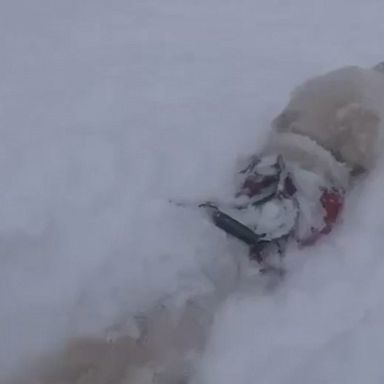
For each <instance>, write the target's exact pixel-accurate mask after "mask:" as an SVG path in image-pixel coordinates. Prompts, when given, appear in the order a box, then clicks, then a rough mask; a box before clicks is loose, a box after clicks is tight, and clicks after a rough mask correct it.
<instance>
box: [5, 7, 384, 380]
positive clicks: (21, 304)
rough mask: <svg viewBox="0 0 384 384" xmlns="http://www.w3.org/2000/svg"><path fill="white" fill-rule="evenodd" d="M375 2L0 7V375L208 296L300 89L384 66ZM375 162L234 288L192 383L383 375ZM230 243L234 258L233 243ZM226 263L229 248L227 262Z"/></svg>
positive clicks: (381, 215) (380, 209) (379, 174)
mask: <svg viewBox="0 0 384 384" xmlns="http://www.w3.org/2000/svg"><path fill="white" fill-rule="evenodd" d="M383 11H384V4H383V3H382V2H381V1H374V0H366V1H364V2H362V1H357V0H325V1H322V2H320V1H316V2H315V1H312V2H311V1H305V0H295V1H289V2H288V1H280V0H273V1H272V0H260V1H257V2H256V1H253V0H252V1H251V0H236V1H235V0H204V1H201V0H196V1H193V2H192V1H189V2H188V1H185V0H184V1H176V0H163V1H162V2H161V3H160V2H156V1H154V0H131V1H129V2H128V1H123V0H110V1H108V2H105V1H101V0H84V1H81V2H79V1H75V0H67V1H65V2H63V1H59V0H35V1H33V2H30V1H28V0H19V1H17V2H15V1H11V0H3V1H2V2H0V36H1V39H0V52H1V61H0V80H1V82H0V84H1V87H0V158H1V162H0V180H1V184H0V185H1V187H0V202H1V204H0V218H1V220H0V240H1V241H0V257H1V269H0V338H1V340H2V342H1V345H0V372H1V376H2V378H1V380H2V381H5V380H6V379H8V378H9V377H10V376H11V375H13V374H14V372H15V371H20V369H21V367H25V366H26V365H27V364H29V363H30V362H31V361H32V360H33V359H34V358H36V357H37V356H39V355H40V354H43V353H46V352H49V351H51V350H54V349H55V348H56V347H57V346H59V345H61V343H62V342H63V341H64V340H65V339H66V338H67V337H68V336H70V335H74V334H100V333H102V334H108V333H110V332H112V331H113V329H112V330H111V327H113V324H115V323H116V319H120V318H124V319H125V321H126V323H127V324H126V327H127V330H128V331H129V332H132V333H135V332H136V330H135V321H134V317H135V315H136V314H137V313H139V312H141V311H144V310H145V309H146V308H149V307H151V305H153V304H154V303H157V302H158V301H161V300H171V301H175V302H177V301H183V300H185V299H186V298H188V297H191V296H194V295H196V294H198V293H199V292H201V291H204V290H209V289H210V287H211V286H212V279H213V280H214V279H215V277H214V276H215V274H217V273H220V271H221V270H226V268H227V267H228V265H231V263H233V258H234V257H237V256H238V255H237V254H236V252H234V246H233V244H231V243H230V242H229V241H227V240H224V239H225V238H224V237H223V235H222V233H220V232H219V231H218V230H216V229H215V228H212V226H211V225H210V224H209V223H208V222H207V221H206V220H204V218H203V217H202V216H201V215H200V214H199V213H198V212H194V211H192V210H191V211H189V210H186V209H180V208H177V207H172V206H171V205H170V204H168V199H169V198H177V199H192V200H198V199H200V198H201V199H202V198H204V199H205V198H211V197H214V196H218V197H220V198H225V197H227V196H230V195H231V192H232V188H233V186H232V172H233V170H234V168H235V163H236V161H237V159H238V158H239V157H240V156H242V155H244V154H248V153H251V152H253V151H257V149H258V148H260V146H261V144H262V141H263V139H264V137H265V134H266V132H267V130H268V124H269V122H270V120H271V118H272V117H273V116H274V115H275V114H276V113H277V112H278V111H279V110H280V109H281V108H282V106H283V105H284V103H285V102H286V101H287V99H288V95H289V92H290V91H291V90H292V88H293V87H294V86H295V85H297V84H298V83H300V82H301V81H302V80H304V79H306V78H308V77H310V76H312V75H315V74H318V73H322V72H325V71H327V70H330V69H334V68H336V67H338V66H341V65H347V64H351V63H352V64H359V65H369V66H371V65H373V64H376V63H377V62H379V61H381V60H382V59H383V57H382V49H381V47H382V36H383V32H384V25H383V23H382V14H383ZM383 172H384V164H382V166H380V164H379V166H378V167H377V169H375V171H374V172H373V173H372V175H370V176H369V177H368V178H367V179H366V180H363V182H362V183H361V184H360V185H358V186H356V188H355V189H354V191H353V193H352V194H351V196H350V198H349V199H348V206H347V209H346V213H345V216H344V220H343V223H342V224H341V225H340V226H339V228H338V229H337V230H336V232H335V233H333V234H332V235H331V236H330V237H329V238H327V239H326V240H324V241H323V242H322V243H321V244H319V245H318V246H316V248H312V249H308V250H292V251H291V252H290V254H289V255H288V258H287V268H288V271H289V274H288V277H287V280H286V281H285V282H284V283H283V284H282V285H281V286H280V287H279V288H278V289H276V290H275V291H273V292H270V293H268V294H265V292H260V291H258V290H257V287H255V288H253V286H252V284H247V285H246V288H244V289H241V290H239V291H237V292H234V293H233V294H232V295H231V297H229V298H228V300H227V302H226V304H225V305H224V307H223V309H222V310H221V311H220V312H218V313H217V315H216V318H215V324H214V327H213V329H212V335H211V337H210V338H209V340H208V345H207V349H206V351H205V353H204V355H203V356H202V358H201V362H200V365H199V369H198V373H197V377H196V380H197V381H198V382H199V383H207V384H215V383H220V384H225V383H238V384H242V383H249V382H255V381H257V382H258V383H266V384H267V383H268V384H289V383H295V384H300V383H308V382H310V383H339V384H341V383H349V384H351V383H362V382H366V383H372V384H373V383H382V382H383V380H384V370H383V368H382V361H381V360H382V354H383V352H384V336H383V332H382V324H383V321H384V311H383V310H382V308H383V305H382V304H383V295H382V291H383V288H384V287H383V285H384V283H383V281H384V280H383V277H384V276H383V275H384V263H383V261H382V249H383V246H384V240H383V236H382V228H383V221H384V206H383V204H382V189H383V181H382V180H383V177H384V175H383ZM235 249H236V251H237V252H238V253H241V252H244V253H245V251H244V250H243V249H242V248H235ZM240 256H241V255H240Z"/></svg>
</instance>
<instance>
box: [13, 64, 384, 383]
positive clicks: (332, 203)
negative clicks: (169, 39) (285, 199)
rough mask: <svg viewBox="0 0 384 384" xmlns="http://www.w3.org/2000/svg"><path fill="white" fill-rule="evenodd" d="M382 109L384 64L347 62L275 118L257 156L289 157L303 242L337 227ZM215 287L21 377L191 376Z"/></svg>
mask: <svg viewBox="0 0 384 384" xmlns="http://www.w3.org/2000/svg"><path fill="white" fill-rule="evenodd" d="M383 113H384V64H379V65H377V66H375V67H374V68H360V67H356V66H348V67H343V68H340V69H337V70H334V71H331V72H328V73H326V74H323V75H320V76H317V77H315V78H312V79H309V80H308V81H306V82H304V83H303V84H302V85H301V86H299V87H298V88H297V89H295V90H294V92H293V93H292V95H291V97H290V100H289V102H288V104H287V106H286V107H285V108H284V109H283V111H282V112H281V113H280V114H279V115H278V116H277V117H276V118H274V119H273V121H272V129H271V134H270V135H269V137H268V140H267V142H266V145H265V147H264V149H263V150H262V151H261V153H260V154H258V155H259V156H260V157H261V158H263V157H268V156H274V155H279V156H282V157H283V158H284V161H285V162H286V163H287V165H288V168H289V172H290V173H291V174H292V175H293V176H292V177H293V182H294V184H295V195H298V197H296V198H297V201H298V205H299V210H300V215H301V216H300V220H298V221H299V224H298V228H299V229H298V230H297V232H298V233H299V234H298V236H297V237H298V238H299V239H300V240H301V241H303V242H305V241H307V240H308V238H311V236H312V237H313V235H314V228H315V229H317V230H315V237H317V235H318V234H319V233H322V234H323V233H328V232H329V231H330V225H333V224H334V223H335V222H336V218H337V216H338V214H339V213H340V212H339V211H340V207H341V203H340V201H341V200H342V199H344V196H345V193H346V192H347V191H348V188H349V184H350V182H351V179H353V178H354V177H356V176H357V175H359V174H361V173H364V172H367V171H369V170H370V169H371V168H372V167H373V166H374V164H375V162H376V160H377V157H378V156H379V152H380V146H381V143H382V132H383V121H384V120H383ZM248 176H249V175H248ZM251 176H252V177H254V175H251ZM243 185H244V184H243ZM324 191H327V194H325V192H324ZM329 191H331V192H329ZM335 191H336V192H335ZM308 202H309V203H308ZM327 204H328V205H327ZM308 207H309V208H308ZM329 207H330V208H329ZM335 207H337V209H336V208H335ZM336 211H337V212H336ZM303 239H304V240H303ZM305 239H307V240H305ZM216 289H217V292H216V293H214V294H212V295H208V296H205V297H199V298H196V299H195V300H192V301H190V302H189V303H188V304H187V305H186V306H185V307H184V309H183V310H181V312H180V313H179V314H178V316H177V317H176V318H175V316H173V315H172V314H171V313H170V311H169V310H168V309H167V307H165V306H161V305H160V306H159V307H157V308H155V309H154V310H152V311H150V312H148V313H146V314H145V316H144V320H143V326H142V329H141V334H140V336H139V337H138V338H137V339H136V338H133V337H130V336H124V335H123V336H119V337H117V338H116V339H112V340H109V339H106V338H103V337H99V338H97V337H78V338H74V339H72V340H69V341H68V343H67V344H66V345H65V346H63V348H62V350H60V351H57V353H56V354H53V355H52V356H50V357H49V358H45V359H44V363H43V364H41V365H40V367H39V369H37V370H34V372H33V373H32V372H30V373H29V374H27V375H26V376H25V377H24V378H20V379H19V380H18V381H17V384H26V383H28V384H128V383H130V384H131V383H134V384H150V383H162V384H182V383H187V382H188V379H189V377H190V374H191V372H190V370H191V367H192V366H193V364H192V365H191V360H193V358H194V356H195V354H198V353H199V352H201V351H202V349H203V348H204V344H205V341H206V339H207V337H208V332H209V326H210V324H211V322H212V318H213V314H214V309H215V308H217V307H218V306H219V305H220V303H221V302H223V300H225V294H223V292H225V291H226V290H223V289H222V288H218V286H217V287H216ZM36 372H38V373H36ZM14 383H16V382H14ZM14 383H12V384H14Z"/></svg>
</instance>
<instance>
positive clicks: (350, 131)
mask: <svg viewBox="0 0 384 384" xmlns="http://www.w3.org/2000/svg"><path fill="white" fill-rule="evenodd" d="M382 111H384V75H383V74H382V73H381V72H380V71H379V70H373V69H363V68H359V67H344V68H341V69H338V70H335V71H332V72H329V73H327V74H325V75H322V76H318V77H315V78H313V79H310V80H308V81H307V82H305V83H304V84H303V85H301V86H300V87H298V88H297V89H296V90H295V91H294V92H293V94H292V96H291V100H290V101H289V103H288V105H287V106H286V108H285V109H284V110H283V112H282V113H281V114H280V115H279V116H278V117H277V118H276V119H275V120H274V122H273V125H274V128H275V132H276V133H277V134H279V133H289V132H292V133H296V134H301V135H305V136H308V137H309V138H311V139H312V140H314V141H315V142H317V143H318V144H319V145H321V146H322V147H324V148H325V149H327V150H329V151H330V152H331V153H332V154H333V155H334V156H335V158H336V159H337V160H339V161H341V162H343V163H346V164H347V165H348V166H350V167H351V168H352V169H353V170H363V169H367V168H370V167H371V166H372V163H373V162H374V159H375V157H376V155H377V146H376V144H377V143H378V142H379V138H380V137H381V135H380V133H381V131H382V129H381V128H383V123H382V122H383V118H382V113H383V112H382Z"/></svg>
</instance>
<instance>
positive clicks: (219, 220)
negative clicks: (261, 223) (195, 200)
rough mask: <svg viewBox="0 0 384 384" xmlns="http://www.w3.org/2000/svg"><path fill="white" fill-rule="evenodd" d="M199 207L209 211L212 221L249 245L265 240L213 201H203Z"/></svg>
mask: <svg viewBox="0 0 384 384" xmlns="http://www.w3.org/2000/svg"><path fill="white" fill-rule="evenodd" d="M199 208H205V209H206V211H207V212H208V213H209V215H210V217H211V219H212V221H213V222H214V224H215V225H216V227H218V228H220V229H222V230H223V231H225V232H226V233H228V234H229V235H232V236H233V237H236V238H237V239H239V240H241V241H243V242H244V243H246V244H247V245H249V246H252V247H254V246H256V245H258V244H259V243H261V242H263V239H262V236H261V235H258V234H256V233H255V232H254V231H252V229H250V228H248V227H247V226H246V225H244V224H242V223H240V222H239V221H237V220H235V219H234V218H233V217H231V216H229V215H227V214H226V213H224V212H222V211H221V210H220V209H219V208H218V207H216V206H215V205H214V204H212V203H203V204H200V205H199Z"/></svg>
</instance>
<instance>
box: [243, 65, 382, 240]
mask: <svg viewBox="0 0 384 384" xmlns="http://www.w3.org/2000/svg"><path fill="white" fill-rule="evenodd" d="M383 115H384V72H383V64H379V65H377V66H376V67H374V68H372V69H366V68H360V67H356V66H348V67H343V68H341V69H337V70H334V71H332V72H329V73H326V74H324V75H321V76H318V77H315V78H312V79H310V80H308V81H306V82H304V83H303V84H302V85H301V86H299V87H298V88H297V89H295V91H294V92H293V93H292V95H291V98H290V100H289V102H288V104H287V106H286V107H285V108H284V109H283V111H282V112H281V113H280V114H279V115H278V116H277V117H276V118H275V119H274V120H273V123H272V131H271V134H270V136H269V138H268V141H267V143H266V145H265V148H264V150H263V151H262V153H261V154H258V159H259V162H258V163H257V162H256V163H255V166H252V167H251V168H250V169H248V170H247V172H246V175H245V180H243V181H242V183H243V184H242V185H241V186H240V190H241V193H240V194H242V195H245V196H246V197H248V198H249V200H250V202H251V203H252V199H256V201H257V199H258V195H265V193H264V192H263V190H265V189H268V188H270V184H271V183H272V184H273V178H271V175H273V172H275V173H276V172H277V173H278V171H276V169H277V168H276V167H275V168H274V169H275V171H273V167H270V166H269V167H268V163H269V164H272V165H273V164H274V162H275V161H276V160H274V159H276V157H280V159H281V161H282V162H283V163H284V166H285V168H286V170H287V173H288V181H289V183H288V186H289V187H290V190H286V189H287V188H286V187H284V180H283V187H282V188H281V190H280V192H279V193H280V198H271V199H270V200H269V201H267V203H264V204H262V205H257V206H255V207H253V208H252V204H250V205H249V207H250V208H249V209H247V210H245V213H244V212H242V214H241V217H240V216H238V217H240V218H243V221H245V222H246V224H248V226H251V227H252V228H253V229H254V230H255V231H256V232H260V233H264V234H267V235H268V236H269V237H270V238H272V239H273V238H275V237H278V236H280V234H281V233H282V231H283V232H284V233H285V234H287V235H290V236H291V237H294V238H295V239H296V240H297V241H298V242H299V243H302V244H306V243H313V242H314V240H316V239H317V238H318V237H320V236H321V235H322V234H325V233H328V232H330V231H331V229H332V227H333V226H334V224H335V222H336V220H337V218H338V216H339V214H340V212H341V211H342V208H343V200H344V197H345V195H346V193H347V192H348V190H349V188H350V183H351V180H352V179H353V177H354V176H356V175H358V174H360V173H362V172H365V171H367V170H369V169H371V168H372V167H373V165H374V164H375V161H376V159H377V157H378V155H379V153H380V151H379V150H380V149H381V146H382V143H383V132H384V130H383V128H384V123H383V122H384V119H383V117H384V116H383ZM268 168H269V169H268ZM275 176H276V175H275ZM277 176H278V175H277ZM284 177H286V176H284ZM278 181H279V178H278V177H277V178H275V183H276V182H278ZM280 182H281V180H280ZM271 197H276V196H271ZM252 209H253V210H254V212H253V213H250V212H249V211H250V210H252Z"/></svg>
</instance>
